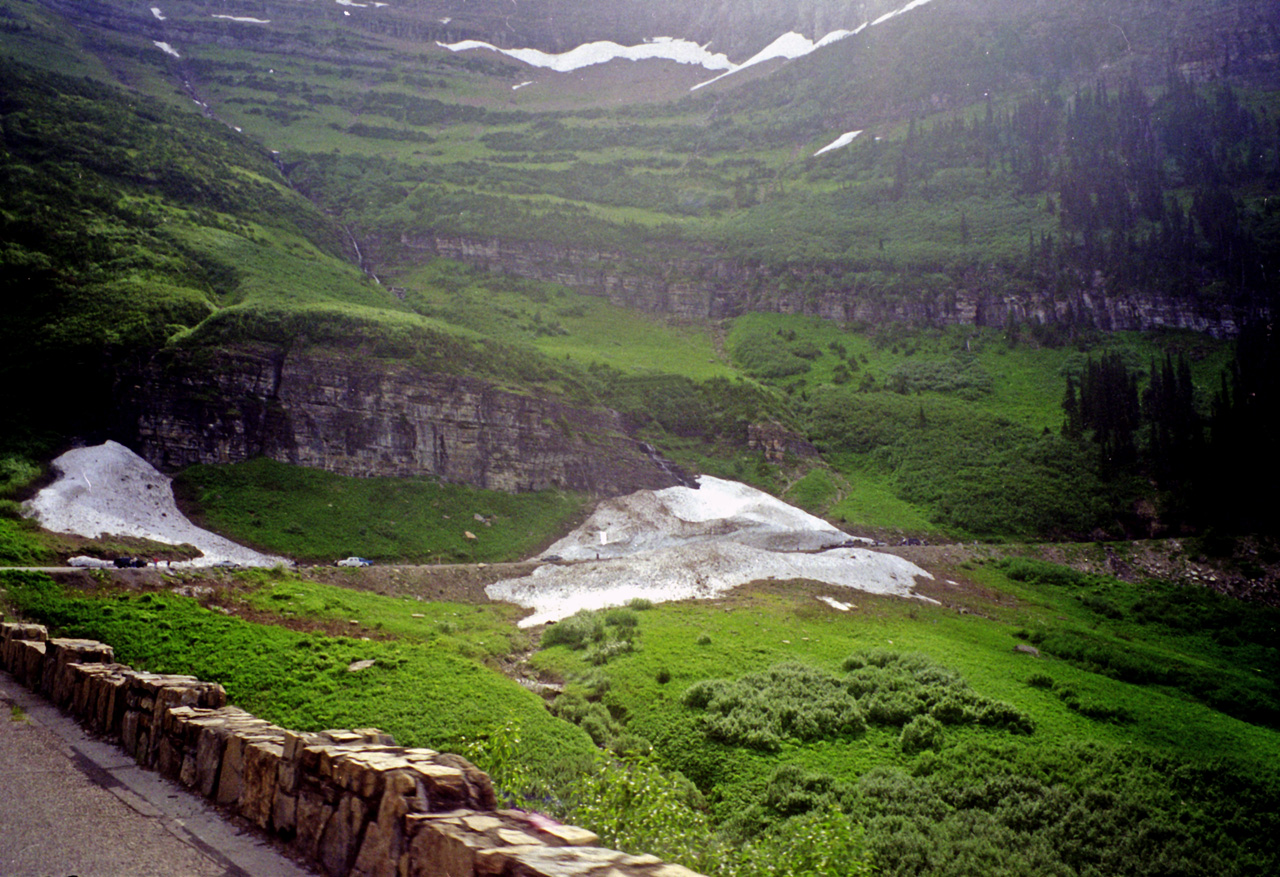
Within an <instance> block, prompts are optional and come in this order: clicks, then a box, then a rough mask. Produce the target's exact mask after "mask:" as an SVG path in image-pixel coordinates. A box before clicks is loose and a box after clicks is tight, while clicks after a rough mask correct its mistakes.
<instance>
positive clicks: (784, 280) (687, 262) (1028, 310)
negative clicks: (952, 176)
mask: <svg viewBox="0 0 1280 877" xmlns="http://www.w3.org/2000/svg"><path fill="white" fill-rule="evenodd" d="M399 244H400V252H399V254H398V256H399V257H401V258H404V257H406V256H407V257H408V258H409V259H410V260H411V261H412V260H414V259H422V260H425V259H430V258H433V257H436V256H443V257H445V258H449V259H455V260H457V261H459V262H464V263H466V264H469V265H473V266H475V267H478V268H482V269H484V270H488V271H495V272H503V273H508V274H515V275H518V276H521V277H532V278H536V279H539V280H548V281H553V282H555V283H561V284H563V285H565V286H568V287H570V288H572V289H576V290H578V291H579V292H583V293H586V294H589V295H597V296H601V297H603V298H607V299H609V300H610V301H611V302H613V303H614V304H617V305H621V306H624V307H630V308H637V309H640V310H645V311H650V312H653V313H662V314H672V315H674V316H677V317H681V318H684V319H690V320H706V319H723V318H726V317H734V316H738V315H740V314H742V313H747V312H753V311H763V312H776V313H786V314H807V315H811V316H818V317H823V318H825V319H830V320H837V321H839V322H845V323H859V322H865V323H880V322H885V321H916V322H923V323H928V324H932V325H943V324H953V323H954V324H969V325H976V326H995V327H999V326H1003V325H1005V323H1006V322H1007V321H1008V320H1009V319H1010V318H1012V319H1014V320H1017V321H1019V322H1041V323H1052V322H1074V323H1079V324H1082V325H1089V326H1095V327H1097V328H1099V329H1102V330H1105V331H1123V330H1141V331H1148V330H1152V329H1190V330H1194V331H1197V332H1204V333H1207V334H1209V335H1213V336H1215V337H1231V336H1234V335H1235V334H1236V333H1237V332H1238V330H1239V326H1240V324H1241V323H1242V322H1243V320H1244V319H1245V318H1246V317H1247V316H1248V313H1247V306H1246V305H1245V304H1243V303H1241V304H1235V303H1231V302H1192V301H1188V300H1186V299H1182V298H1175V297H1173V296H1160V295H1149V294H1140V293H1135V292H1129V291H1116V290H1113V289H1109V288H1108V287H1107V284H1106V283H1105V281H1104V280H1103V279H1102V278H1101V276H1095V277H1093V278H1082V279H1081V281H1080V283H1079V285H1078V286H1077V288H1075V289H1073V290H1070V291H1068V292H1066V293H1063V292H1054V291H1053V290H1050V289H1035V288H1031V287H1025V286H1024V287H1022V288H1018V289H1015V290H1012V291H1010V290H1009V288H1008V287H1007V286H1006V285H1003V284H998V283H993V282H992V281H993V278H992V277H991V276H987V275H981V274H976V273H975V274H973V275H972V276H968V277H959V278H956V280H957V283H956V285H955V286H953V287H950V288H947V289H945V290H938V289H934V288H924V287H921V288H908V289H902V290H899V291H898V292H896V293H895V294H893V295H888V294H885V293H883V292H881V291H876V290H870V289H868V288H866V287H865V286H864V285H861V284H860V283H859V280H858V278H857V276H856V275H853V274H846V273H843V270H842V269H841V268H840V267H839V266H831V265H807V266H806V265H796V266H787V267H786V268H782V269H779V268H773V267H769V266H764V265H759V264H751V263H747V262H740V261H735V260H731V259H726V258H723V257H720V256H716V255H715V254H714V253H710V252H708V253H705V254H697V253H690V252H684V253H680V254H675V255H673V254H669V253H652V254H649V255H650V258H641V257H637V256H635V255H627V254H622V253H615V252H602V251H597V250H588V249H582V248H575V247H570V246H564V245H559V244H548V243H540V242H536V241H532V242H531V241H510V240H499V239H496V238H490V239H483V240H480V239H474V238H463V237H457V236H450V235H429V234H427V235H410V234H406V235H403V236H402V237H401V240H400V242H399ZM906 282H907V283H910V282H911V281H909V280H908V281H906ZM997 286H1003V287H1004V288H1003V289H996V288H995V287H997ZM815 290H816V291H815Z"/></svg>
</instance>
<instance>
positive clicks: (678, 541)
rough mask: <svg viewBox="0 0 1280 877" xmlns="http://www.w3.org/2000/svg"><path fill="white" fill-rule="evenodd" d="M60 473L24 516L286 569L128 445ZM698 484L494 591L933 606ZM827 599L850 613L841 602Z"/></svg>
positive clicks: (586, 531)
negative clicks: (187, 510)
mask: <svg viewBox="0 0 1280 877" xmlns="http://www.w3.org/2000/svg"><path fill="white" fill-rule="evenodd" d="M53 467H54V470H55V471H56V472H57V473H58V477H57V480H55V481H54V482H53V483H52V484H51V485H49V486H48V487H46V488H45V489H43V490H41V491H40V492H39V493H38V494H36V496H35V497H34V498H33V499H31V500H30V501H29V502H28V503H26V507H25V509H26V512H27V514H28V515H30V516H31V517H34V518H35V519H36V520H37V521H39V522H40V524H41V525H42V526H44V527H45V528H46V529H49V530H53V531H56V532H62V533H75V534H78V535H81V536H88V537H91V538H96V537H102V536H112V535H120V536H137V537H141V538H145V539H151V540H154V541H156V542H162V543H166V544H171V545H180V544H182V543H184V542H185V543H189V544H191V545H194V546H196V547H197V548H199V549H200V551H201V552H203V556H202V557H199V558H196V559H195V560H191V561H184V562H181V563H174V564H173V566H174V567H198V566H209V565H211V564H213V563H217V562H219V561H231V562H233V563H236V564H239V565H241V566H274V565H276V564H284V563H288V561H287V560H286V559H285V558H282V557H274V556H272V555H269V554H263V553H261V552H258V551H254V550H253V549H251V548H246V547H244V546H243V545H237V544H236V543H234V542H232V541H230V540H228V539H225V538H223V537H221V536H218V535H217V534H215V533H210V532H209V531H208V530H203V529H201V528H199V527H197V526H195V525H194V524H192V523H191V522H190V521H189V520H187V519H186V518H185V517H184V516H183V515H182V513H181V512H180V511H178V507H177V505H176V504H175V503H174V498H173V488H172V485H171V483H170V479H169V478H167V477H166V476H164V475H162V474H161V473H159V472H157V471H156V470H155V469H154V468H153V467H152V466H151V465H150V464H149V463H147V462H146V461H145V460H143V459H142V458H141V457H139V456H138V455H137V454H135V453H133V451H131V450H129V449H128V448H126V447H125V446H124V445H121V444H118V443H116V442H107V443H106V444H102V445H97V446H95V447H89V448H77V449H75V450H72V451H68V452H67V453H65V454H63V455H62V456H61V457H58V458H57V459H56V460H54V461H53ZM698 484H699V487H698V488H697V489H694V488H689V487H669V488H667V489H665V490H657V491H654V490H641V491H638V492H636V493H633V494H630V495H628V496H624V497H618V498H615V499H607V500H604V501H603V502H601V503H600V504H599V505H598V506H597V507H596V509H595V511H594V512H593V513H592V514H591V516H590V517H589V518H587V520H586V521H585V522H584V523H583V524H582V525H581V526H580V527H578V528H577V529H576V530H574V531H573V532H572V533H570V534H569V535H567V536H565V537H564V538H563V539H561V540H560V541H558V542H556V543H555V544H554V545H552V546H551V547H550V548H549V549H547V551H546V553H545V554H544V557H552V556H555V557H556V558H557V560H555V561H548V562H545V563H543V564H542V565H541V566H539V567H538V568H537V569H536V570H534V572H533V573H532V574H531V575H528V576H524V577H522V578H516V579H507V580H504V581H500V582H496V583H494V584H492V585H490V586H489V587H488V588H486V589H485V593H486V594H487V595H488V597H489V598H490V599H492V600H502V601H506V602H509V603H515V604H516V605H518V606H524V607H527V608H529V609H532V610H533V614H532V615H530V616H528V617H527V618H525V619H523V620H522V621H521V622H520V624H521V626H522V627H530V626H533V625H538V624H546V623H548V622H552V621H557V620H559V619H562V618H567V617H568V616H570V615H572V614H574V613H575V612H577V611H578V610H580V609H602V608H605V607H608V606H621V605H625V604H626V603H627V602H629V601H630V600H632V599H635V598H637V597H640V598H644V599H647V600H651V601H653V602H655V603H661V602H667V601H671V600H690V599H708V598H712V597H716V596H719V595H720V594H723V593H724V592H725V591H728V590H730V589H732V588H735V587H737V586H739V585H744V584H747V583H748V582H753V581H759V580H766V579H777V580H789V579H808V580H812V581H817V582H823V583H826V584H828V585H831V586H833V587H836V588H840V589H842V590H843V589H854V590H859V591H866V592H870V593H873V594H892V595H897V596H900V597H916V598H918V599H927V598H924V597H919V596H918V595H916V594H914V593H913V592H912V588H913V586H914V585H915V580H916V578H917V577H924V578H926V579H931V578H933V577H932V576H931V575H929V573H927V572H925V571H924V570H923V569H921V568H920V567H918V566H916V565H915V564H913V563H910V562H908V561H906V560H903V559H902V558H900V557H896V556H894V555H892V554H884V553H881V552H876V551H871V550H868V549H867V548H863V547H859V546H858V545H857V544H854V543H857V542H864V543H865V542H866V540H856V539H853V538H851V537H850V536H848V534H846V533H844V532H842V531H841V530H838V529H836V528H835V527H833V526H831V525H830V524H828V523H827V522H826V521H824V520H822V519H821V518H816V517H814V516H813V515H810V514H808V513H807V512H804V511H801V510H800V509H798V508H795V507H794V506H791V505H788V504H787V503H785V502H783V501H781V500H779V499H776V498H774V497H772V496H770V495H769V494H767V493H764V492H762V491H759V490H756V489H754V488H752V487H748V486H746V485H745V484H739V483H737V482H734V481H725V480H722V479H719V478H712V477H710V476H706V475H704V476H701V477H700V478H699V479H698ZM841 596H845V594H842V595H841ZM825 599H826V600H827V602H828V603H829V604H830V605H833V606H836V607H837V608H840V607H841V606H842V605H843V604H842V603H841V601H840V600H839V598H837V597H835V596H830V597H827V598H825Z"/></svg>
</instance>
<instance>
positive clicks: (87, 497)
mask: <svg viewBox="0 0 1280 877" xmlns="http://www.w3.org/2000/svg"><path fill="white" fill-rule="evenodd" d="M53 468H54V471H56V472H58V479H57V480H56V481H54V482H53V484H51V485H49V486H48V487H46V488H45V489H44V490H42V491H40V492H39V493H37V494H36V495H35V497H34V498H33V499H31V500H29V501H28V502H26V503H25V504H24V510H25V511H26V512H27V514H28V515H30V516H31V517H33V518H35V519H36V520H37V521H39V522H40V525H41V526H43V527H44V528H45V529H48V530H53V531H55V532H59V533H75V534H77V535H80V536H88V537H90V538H96V537H99V536H108V535H121V536H138V537H141V538H144V539H151V540H153V541H155V542H164V543H166V544H169V545H181V544H182V543H184V542H187V543H190V544H191V545H194V546H196V547H197V548H199V549H200V550H201V551H202V552H203V553H204V556H203V557H198V558H196V559H195V560H188V561H182V562H180V563H178V562H175V563H173V564H172V566H174V567H192V566H209V565H210V564H213V563H217V562H218V561H223V560H229V561H232V562H233V563H238V564H241V565H243V566H275V565H276V564H284V563H288V561H287V560H285V559H284V558H283V557H273V556H272V555H269V554H261V553H259V552H257V551H254V550H253V549H251V548H245V547H244V546H243V545H237V544H236V543H234V542H232V541H231V540H229V539H224V538H223V537H221V536H218V535H216V534H214V533H210V532H209V531H208V530H202V529H200V528H199V527H197V526H196V525H195V524H193V523H191V522H190V521H188V520H187V519H186V518H185V517H184V516H183V515H182V513H181V512H180V511H178V507H177V505H176V504H175V503H174V501H173V488H172V486H171V485H170V480H169V479H168V478H166V477H165V476H164V475H161V474H160V473H159V472H157V471H156V470H155V469H154V468H152V466H151V464H149V463H148V462H147V461H146V460H143V459H142V458H141V457H139V456H138V455H137V454H135V453H134V452H133V451H131V450H129V449H128V448H126V447H125V446H124V445H121V444H117V443H116V442H107V443H106V444H104V445H97V446H95V447H92V448H77V449H75V450H72V451H67V453H65V454H63V455H62V456H61V457H58V458H57V459H56V460H54V461H53Z"/></svg>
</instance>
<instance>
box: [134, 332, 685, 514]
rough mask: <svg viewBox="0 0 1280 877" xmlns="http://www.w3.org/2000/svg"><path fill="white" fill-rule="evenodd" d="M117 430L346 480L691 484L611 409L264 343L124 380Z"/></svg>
mask: <svg viewBox="0 0 1280 877" xmlns="http://www.w3.org/2000/svg"><path fill="white" fill-rule="evenodd" d="M123 385H124V387H125V389H124V390H123V391H122V392H121V396H122V398H121V400H120V404H119V406H118V407H119V410H121V411H127V412H129V415H128V416H129V418H130V419H129V421H128V422H127V423H124V424H122V425H121V427H120V429H119V432H120V433H121V434H122V436H123V437H124V438H125V439H126V440H127V441H128V442H129V443H130V444H131V446H132V447H134V448H135V449H136V450H137V451H138V453H139V454H140V455H141V456H143V457H144V458H145V459H146V460H147V461H148V462H150V463H151V464H152V465H154V466H157V467H158V468H162V469H169V470H173V469H178V468H182V467H184V466H189V465H192V464H194V463H234V462H238V461H241V460H246V459H249V458H251V457H256V456H266V457H271V458H272V459H275V460H280V461H282V462H287V463H294V464H297V465H301V466H311V467H315V468H320V469H326V470H328V471H330V472H336V473H339V474H342V475H359V476H368V475H392V476H411V475H434V476H437V477H439V478H441V479H443V480H445V481H453V482H461V483H466V484H471V485H474V486H477V487H484V488H489V489H493V490H506V491H526V490H540V489H543V488H553V487H555V488H566V489H571V490H581V491H586V492H589V493H596V494H610V495H614V494H621V493H630V492H632V491H635V490H639V489H642V488H663V487H670V486H672V485H675V484H682V483H684V484H689V483H692V482H691V480H690V479H689V478H688V476H687V475H685V474H684V473H683V472H681V471H680V470H679V469H677V468H676V467H674V466H672V465H671V464H670V463H668V462H667V461H665V460H663V459H661V458H660V457H658V456H657V454H656V453H654V451H653V449H652V448H650V447H649V446H647V445H645V444H643V443H641V442H638V441H637V440H635V439H634V438H632V437H631V436H630V435H629V433H628V430H627V426H626V424H625V423H624V422H623V419H622V417H621V416H620V415H618V414H617V412H614V411H610V410H603V409H601V410H588V409H584V408H579V407H574V406H571V405H568V404H564V403H561V402H558V401H555V400H550V399H545V398H537V397H532V396H524V395H518V394H516V393H512V392H508V391H505V390H502V389H499V388H497V387H495V386H493V385H492V384H489V383H487V382H485V381H482V380H478V379H474V378H467V377H459V376H455V375H441V374H429V373H424V372H422V371H419V370H417V369H414V368H410V367H407V366H404V365H401V364H398V363H393V362H388V361H385V360H373V359H368V360H361V359H359V358H356V357H352V356H350V355H349V354H347V355H338V354H336V353H332V352H326V351H324V350H308V351H306V352H301V353H299V352H288V353H286V352H285V351H283V350H281V349H278V348H270V347H253V348H249V347H245V348H240V349H235V350H200V351H191V352H183V353H179V354H176V355H173V356H170V357H169V358H167V359H166V360H164V361H159V360H157V361H154V362H152V363H151V364H150V365H149V366H147V367H146V368H145V369H144V370H143V371H142V372H141V373H140V374H138V375H137V376H136V377H135V379H134V380H132V381H125V382H124V384H123Z"/></svg>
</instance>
